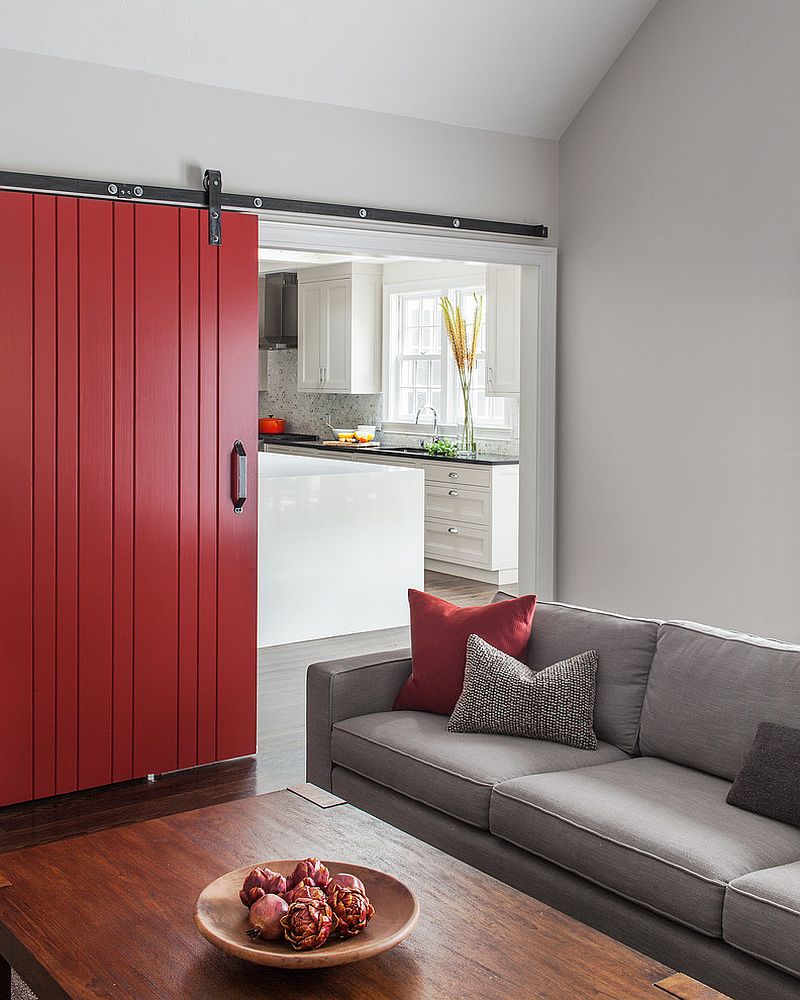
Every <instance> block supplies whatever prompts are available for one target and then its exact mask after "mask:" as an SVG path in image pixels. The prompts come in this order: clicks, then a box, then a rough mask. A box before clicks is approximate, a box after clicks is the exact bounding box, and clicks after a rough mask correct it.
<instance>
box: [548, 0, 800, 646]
mask: <svg viewBox="0 0 800 1000" xmlns="http://www.w3.org/2000/svg"><path fill="white" fill-rule="evenodd" d="M799 44H800V3H798V2H797V0H759V2H756V0H703V2H702V3H699V2H697V0H661V2H660V3H659V4H658V5H657V7H656V8H655V9H654V11H653V13H652V14H651V15H650V17H649V18H648V19H647V21H645V23H644V25H643V26H642V27H641V28H640V30H639V32H638V34H637V35H636V36H635V37H634V38H633V40H632V41H631V43H630V44H629V45H628V47H627V48H626V49H625V51H624V52H623V53H622V55H621V56H620V58H619V59H618V61H617V62H616V63H615V65H614V66H613V67H612V69H611V70H610V72H609V73H608V75H607V76H606V78H605V79H604V80H603V81H602V83H601V84H600V86H599V87H598V88H597V90H596V91H595V93H594V95H593V96H592V97H591V98H590V99H589V101H588V102H587V104H586V105H585V106H584V108H583V110H582V111H581V112H580V114H579V115H578V117H577V118H576V119H575V121H574V123H573V124H572V125H571V127H570V128H569V130H568V131H567V133H566V135H565V137H564V139H563V140H562V143H561V149H560V200H561V214H560V230H561V237H560V247H561V249H560V252H559V271H560V330H559V393H560V404H559V420H560V428H559V438H558V448H559V460H558V543H557V547H558V556H557V560H558V561H557V572H558V584H557V589H558V595H559V597H560V598H561V599H563V600H568V601H576V602H585V603H588V604H593V605H596V606H600V607H611V608H619V609H622V610H624V611H627V612H630V613H634V614H637V613H642V614H652V615H659V616H683V617H691V618H695V619H700V620H703V621H707V622H710V623H713V624H717V625H722V626H730V627H734V628H739V629H742V630H749V631H754V632H757V633H762V634H769V635H774V636H777V637H781V638H787V639H791V640H797V639H798V636H800V388H799V385H798V383H799V380H800V58H798V51H799V49H798V45H799Z"/></svg>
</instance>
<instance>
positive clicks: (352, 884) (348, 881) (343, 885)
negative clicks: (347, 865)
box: [327, 872, 367, 896]
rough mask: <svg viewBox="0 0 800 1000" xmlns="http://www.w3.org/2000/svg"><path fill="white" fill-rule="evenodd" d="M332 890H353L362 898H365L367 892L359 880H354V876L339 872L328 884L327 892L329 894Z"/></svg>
mask: <svg viewBox="0 0 800 1000" xmlns="http://www.w3.org/2000/svg"><path fill="white" fill-rule="evenodd" d="M334 888H339V889H355V890H356V892H360V893H361V895H362V896H366V894H367V890H366V889H365V888H364V883H363V882H362V881H361V879H360V878H356V877H355V875H349V874H348V873H347V872H339V874H338V875H334V876H333V877H332V878H331V880H330V882H329V883H328V886H327V890H328V892H329V893H330V892H331V891H332V890H333V889H334Z"/></svg>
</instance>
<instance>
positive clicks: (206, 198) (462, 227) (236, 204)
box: [0, 170, 548, 246]
mask: <svg viewBox="0 0 800 1000" xmlns="http://www.w3.org/2000/svg"><path fill="white" fill-rule="evenodd" d="M215 179H216V182H218V183H216V182H215ZM203 185H204V189H203V190H202V191H195V190H191V189H189V188H169V187H155V186H150V185H142V184H130V183H122V182H120V181H92V180H81V179H78V178H75V177H50V176H47V175H45V174H22V173H14V172H11V171H4V170H0V188H6V189H8V190H14V191H35V192H42V193H48V194H65V195H74V196H77V197H82V198H124V199H126V200H132V201H144V202H149V203H151V204H160V205H183V206H186V207H192V208H205V209H208V241H209V243H210V244H212V246H219V245H220V244H221V243H222V212H223V211H229V212H262V213H265V212H289V213H292V214H294V215H298V214H299V215H316V216H324V217H328V218H332V219H354V220H356V221H361V222H366V223H369V222H382V223H385V222H390V223H399V224H401V225H407V226H418V227H430V228H434V229H450V230H454V231H456V232H471V233H492V234H496V235H498V236H523V237H533V238H535V239H545V238H546V237H547V232H548V231H547V226H543V225H528V224H526V223H520V222H493V221H490V220H488V219H467V218H464V216H459V215H431V214H429V213H425V212H401V211H395V210H392V209H386V208H369V207H367V206H364V205H340V204H336V203H333V202H325V201H304V200H296V199H292V198H271V197H269V196H267V195H250V194H227V193H223V191H222V174H221V173H220V171H219V170H206V172H205V175H204V178H203ZM215 212H216V213H217V217H216V218H215V217H214V213H215ZM215 236H216V237H217V239H214V237H215Z"/></svg>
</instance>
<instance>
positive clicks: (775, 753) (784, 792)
mask: <svg viewBox="0 0 800 1000" xmlns="http://www.w3.org/2000/svg"><path fill="white" fill-rule="evenodd" d="M726 801H727V802H728V804H729V805H732V806H738V807H739V808H740V809H747V811H748V812H754V813H759V814H760V815H761V816H768V817H769V818H770V819H777V820H780V821H781V822H782V823H791V824H792V826H800V729H795V728H794V727H793V726H779V725H777V724H776V723H774V722H762V723H760V725H759V727H758V729H757V731H756V738H755V739H754V740H753V745H752V746H751V747H750V749H749V750H748V751H747V756H746V757H745V759H744V763H743V764H742V766H741V768H740V769H739V773H738V774H737V775H736V778H735V779H734V782H733V784H732V785H731V790H730V791H729V792H728V797H727V799H726Z"/></svg>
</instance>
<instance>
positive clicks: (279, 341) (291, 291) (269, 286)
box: [258, 271, 297, 351]
mask: <svg viewBox="0 0 800 1000" xmlns="http://www.w3.org/2000/svg"><path fill="white" fill-rule="evenodd" d="M258 346H259V349H260V350H262V351H280V350H287V349H290V348H296V347H297V274H296V273H295V272H293V271H280V272H277V273H275V274H262V275H260V276H259V279H258Z"/></svg>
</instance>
